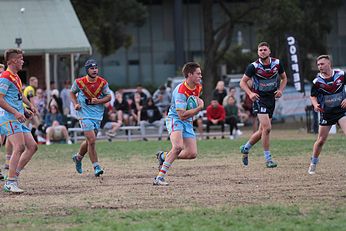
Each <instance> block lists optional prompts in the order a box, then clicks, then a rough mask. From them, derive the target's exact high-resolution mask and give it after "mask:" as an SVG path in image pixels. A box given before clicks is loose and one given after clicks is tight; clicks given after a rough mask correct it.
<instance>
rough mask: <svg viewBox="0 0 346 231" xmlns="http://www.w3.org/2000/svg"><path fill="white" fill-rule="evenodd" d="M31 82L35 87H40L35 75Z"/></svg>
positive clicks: (30, 79)
mask: <svg viewBox="0 0 346 231" xmlns="http://www.w3.org/2000/svg"><path fill="white" fill-rule="evenodd" d="M29 84H30V86H32V87H34V88H37V87H38V80H37V78H36V77H35V76H31V77H30V78H29Z"/></svg>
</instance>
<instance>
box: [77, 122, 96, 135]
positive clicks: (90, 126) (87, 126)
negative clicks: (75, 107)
mask: <svg viewBox="0 0 346 231" xmlns="http://www.w3.org/2000/svg"><path fill="white" fill-rule="evenodd" d="M79 124H80V127H81V128H82V130H83V131H91V130H94V131H95V132H96V133H97V131H98V130H99V129H100V124H101V121H100V120H94V119H81V120H79Z"/></svg>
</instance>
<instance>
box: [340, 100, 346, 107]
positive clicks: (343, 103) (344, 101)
mask: <svg viewBox="0 0 346 231" xmlns="http://www.w3.org/2000/svg"><path fill="white" fill-rule="evenodd" d="M341 108H343V109H346V99H344V100H343V101H341Z"/></svg>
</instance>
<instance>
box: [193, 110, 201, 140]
mask: <svg viewBox="0 0 346 231" xmlns="http://www.w3.org/2000/svg"><path fill="white" fill-rule="evenodd" d="M193 126H194V127H195V128H197V131H198V140H202V139H203V111H200V112H198V114H197V115H195V116H194V117H193Z"/></svg>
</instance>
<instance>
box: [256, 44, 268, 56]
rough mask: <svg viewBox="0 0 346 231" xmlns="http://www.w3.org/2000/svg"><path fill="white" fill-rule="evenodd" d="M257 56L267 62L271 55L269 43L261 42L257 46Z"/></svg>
mask: <svg viewBox="0 0 346 231" xmlns="http://www.w3.org/2000/svg"><path fill="white" fill-rule="evenodd" d="M257 54H258V57H260V59H262V60H265V59H267V58H268V57H269V55H270V46H269V44H268V43H267V42H260V43H259V44H258V46H257Z"/></svg>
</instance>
